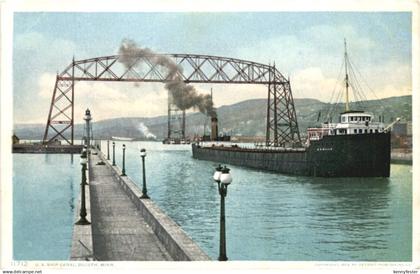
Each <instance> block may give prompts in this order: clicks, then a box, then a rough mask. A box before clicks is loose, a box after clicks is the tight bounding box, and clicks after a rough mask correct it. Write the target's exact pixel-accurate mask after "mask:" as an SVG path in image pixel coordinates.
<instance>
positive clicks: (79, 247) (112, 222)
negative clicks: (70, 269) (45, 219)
mask: <svg viewBox="0 0 420 274" xmlns="http://www.w3.org/2000/svg"><path fill="white" fill-rule="evenodd" d="M98 163H99V164H98ZM87 174H88V176H87V177H88V185H87V186H86V195H85V197H86V210H87V219H88V220H89V221H90V223H91V224H89V225H77V224H75V225H74V229H73V240H72V250H71V258H70V259H71V260H100V261H120V260H125V261H174V260H175V261H207V260H210V258H209V257H208V256H207V255H206V254H205V253H204V252H203V251H202V250H201V249H200V247H199V246H198V245H197V244H196V243H195V242H193V241H192V239H190V238H189V237H188V235H187V234H186V233H185V232H184V231H183V230H182V229H181V227H179V225H177V224H176V223H175V222H174V221H173V220H172V219H171V218H170V217H169V216H167V215H166V214H165V213H164V212H163V211H162V210H161V209H159V207H158V206H157V205H156V204H155V203H154V202H153V201H152V200H151V199H140V197H141V195H142V192H141V190H140V189H139V188H138V187H137V185H136V184H135V183H134V182H133V181H132V180H131V179H130V178H129V177H128V176H121V170H120V169H119V167H117V166H112V162H111V161H109V160H106V157H105V156H104V155H103V154H102V152H100V151H97V150H92V151H91V155H89V161H88V172H87ZM79 206H80V203H79ZM79 210H80V208H77V211H76V212H77V214H79ZM77 219H78V216H76V218H75V220H77Z"/></svg>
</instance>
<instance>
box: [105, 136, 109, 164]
mask: <svg viewBox="0 0 420 274" xmlns="http://www.w3.org/2000/svg"><path fill="white" fill-rule="evenodd" d="M106 145H107V150H106V152H107V156H106V159H107V160H109V139H108V140H106Z"/></svg>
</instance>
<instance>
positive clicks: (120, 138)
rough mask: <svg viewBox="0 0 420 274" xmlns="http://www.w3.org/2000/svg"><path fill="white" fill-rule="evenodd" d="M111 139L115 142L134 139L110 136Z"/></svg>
mask: <svg viewBox="0 0 420 274" xmlns="http://www.w3.org/2000/svg"><path fill="white" fill-rule="evenodd" d="M111 139H112V140H117V141H133V140H134V138H127V137H117V136H112V137H111Z"/></svg>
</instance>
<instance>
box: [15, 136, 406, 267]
mask: <svg viewBox="0 0 420 274" xmlns="http://www.w3.org/2000/svg"><path fill="white" fill-rule="evenodd" d="M125 144H126V145H127V150H126V173H127V174H128V176H130V177H131V178H132V179H133V180H134V181H135V182H136V183H137V184H138V185H139V186H140V187H141V158H140V155H139V148H146V150H147V156H146V174H147V186H148V194H149V196H151V198H152V199H153V200H154V201H155V202H156V203H157V204H158V205H159V207H160V208H161V209H163V210H164V211H165V212H166V213H167V214H168V215H169V216H170V217H171V218H172V219H173V220H174V221H175V222H177V223H178V224H179V225H180V226H181V227H182V228H183V229H184V230H185V231H186V232H187V234H188V235H189V236H190V237H191V238H193V239H194V240H195V241H196V242H197V243H198V244H199V245H200V247H201V248H202V249H203V250H204V251H205V252H206V253H208V254H209V255H210V256H211V257H212V258H213V259H217V256H218V243H219V213H220V212H219V210H220V196H219V194H218V192H217V184H215V183H214V182H213V179H212V175H213V172H214V167H215V165H216V163H213V162H208V161H200V160H195V159H192V157H191V147H190V146H189V145H162V144H160V143H157V142H126V143H125ZM106 147H107V146H106V142H102V149H103V151H104V153H106V150H107V149H106ZM121 147H122V142H116V162H117V165H119V166H120V167H121V165H122V152H121ZM111 148H112V146H111ZM111 157H112V156H111ZM229 167H230V168H231V173H232V176H233V182H232V184H231V185H230V186H229V189H228V195H227V197H226V228H227V232H226V233H227V255H228V258H229V260H279V261H293V260H299V261H300V260H302V261H348V260H351V261H410V260H411V240H412V238H411V234H412V230H411V227H412V221H411V220H412V209H411V208H412V199H411V196H412V173H411V170H412V166H404V165H392V170H391V177H390V178H387V179H382V178H374V179H372V178H369V179H367V178H351V179H350V178H342V179H337V178H310V177H296V176H285V175H281V174H275V173H268V172H260V171H256V170H252V169H247V168H242V167H237V166H229ZM79 169H80V166H79V164H78V156H75V160H74V163H71V160H70V155H18V154H15V155H14V206H15V208H14V256H15V258H16V259H27V260H29V259H67V258H68V256H69V252H70V243H71V229H72V223H73V222H74V206H75V203H77V197H78V196H77V195H78V191H79V188H78V187H79V177H80V170H79ZM39 203H40V204H39Z"/></svg>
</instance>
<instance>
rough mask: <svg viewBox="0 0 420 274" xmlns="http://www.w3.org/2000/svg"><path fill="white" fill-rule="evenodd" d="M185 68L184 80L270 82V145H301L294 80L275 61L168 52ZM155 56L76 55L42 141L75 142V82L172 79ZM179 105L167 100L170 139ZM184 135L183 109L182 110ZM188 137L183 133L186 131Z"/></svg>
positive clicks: (61, 79)
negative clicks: (129, 59)
mask: <svg viewBox="0 0 420 274" xmlns="http://www.w3.org/2000/svg"><path fill="white" fill-rule="evenodd" d="M166 56H168V57H170V58H172V59H173V60H174V62H175V63H176V64H177V65H178V66H179V67H180V68H181V69H180V71H179V72H178V74H179V76H180V77H182V79H183V80H184V82H185V83H191V84H194V83H209V84H211V83H212V84H261V85H266V86H267V87H268V98H267V127H266V145H267V146H286V145H299V144H301V139H300V134H299V129H298V123H297V118H296V111H295V107H294V102H293V96H292V91H291V87H290V81H289V80H288V79H286V78H285V77H284V76H283V75H282V74H281V73H280V72H279V71H278V70H277V69H276V67H275V66H274V65H273V66H271V65H266V64H261V63H256V62H251V61H246V60H240V59H234V58H226V57H219V56H210V55H194V54H166ZM153 57H154V56H153V55H150V56H142V57H138V58H137V60H136V61H135V62H133V63H132V64H133V65H132V66H130V67H125V66H124V65H123V64H122V63H120V62H118V61H119V58H120V56H119V55H113V56H105V57H98V58H91V59H85V60H78V61H76V60H73V61H72V63H71V64H70V65H68V66H67V67H66V68H65V69H64V71H63V72H61V73H60V74H58V75H57V77H56V81H55V85H54V91H53V95H52V99H51V105H50V110H49V113H48V119H47V125H46V127H45V133H44V138H43V141H44V143H49V142H52V141H54V140H56V139H62V140H65V141H66V142H67V143H69V144H73V143H74V103H75V96H74V95H75V83H76V82H77V81H114V82H160V83H165V82H168V81H169V79H168V73H167V71H166V70H165V68H163V67H161V66H159V65H156V64H154V63H153V62H152V58H153ZM175 112H177V113H179V109H177V108H176V107H175V106H174V105H173V104H171V103H170V102H169V103H168V138H171V136H170V135H171V125H170V120H169V119H171V115H172V117H173V114H175ZM181 113H182V114H181V115H182V117H183V119H184V120H183V121H182V123H183V125H182V126H181V128H182V130H181V134H182V135H184V134H185V111H184V112H182V111H181ZM182 137H185V136H182Z"/></svg>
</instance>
